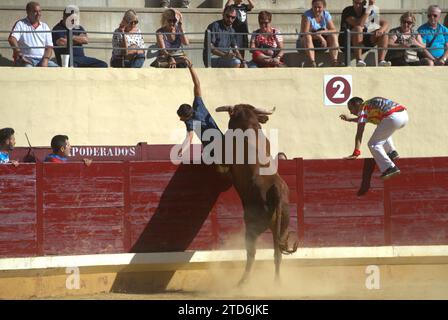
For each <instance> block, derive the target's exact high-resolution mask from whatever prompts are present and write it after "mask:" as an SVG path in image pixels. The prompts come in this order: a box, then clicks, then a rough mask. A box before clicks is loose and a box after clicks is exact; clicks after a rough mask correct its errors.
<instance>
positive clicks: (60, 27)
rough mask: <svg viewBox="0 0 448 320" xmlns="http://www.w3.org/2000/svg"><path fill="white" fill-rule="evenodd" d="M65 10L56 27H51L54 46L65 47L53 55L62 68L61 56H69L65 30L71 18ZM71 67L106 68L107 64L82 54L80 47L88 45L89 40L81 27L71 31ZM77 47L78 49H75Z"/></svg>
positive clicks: (67, 36) (67, 34)
mask: <svg viewBox="0 0 448 320" xmlns="http://www.w3.org/2000/svg"><path fill="white" fill-rule="evenodd" d="M67 11H68V10H67V9H66V10H64V13H63V16H62V20H61V21H59V23H58V24H57V25H55V26H54V27H53V31H58V32H53V34H52V36H53V43H54V45H55V46H60V47H65V48H55V49H54V53H55V55H56V60H57V62H58V64H59V65H60V66H62V61H61V55H62V54H70V52H69V47H68V44H69V43H70V42H69V40H67V39H68V38H69V32H68V31H69V29H68V28H67V22H68V23H70V21H67V19H68V18H69V17H70V16H71V13H67ZM72 30H73V39H72V42H73V66H74V67H75V68H83V67H89V68H107V63H106V62H104V61H101V60H98V59H96V58H91V57H86V56H85V54H84V48H82V45H84V44H88V43H89V39H88V37H87V34H86V32H85V30H84V28H83V27H82V26H79V27H74V28H73V29H72ZM76 47H79V48H76Z"/></svg>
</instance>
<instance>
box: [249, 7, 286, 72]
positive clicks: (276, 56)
mask: <svg viewBox="0 0 448 320" xmlns="http://www.w3.org/2000/svg"><path fill="white" fill-rule="evenodd" d="M271 21H272V14H271V13H270V12H268V11H261V12H260V13H259V14H258V23H259V25H260V29H258V30H255V31H254V32H253V33H252V36H251V39H250V47H251V48H252V63H254V64H255V65H256V66H257V67H259V68H265V67H285V66H286V65H285V63H284V62H283V54H284V53H283V50H282V49H283V37H282V35H281V34H280V30H278V29H276V28H274V27H272V25H271ZM275 49H277V50H275ZM252 63H251V64H252Z"/></svg>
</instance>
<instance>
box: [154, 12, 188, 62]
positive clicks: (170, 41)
mask: <svg viewBox="0 0 448 320" xmlns="http://www.w3.org/2000/svg"><path fill="white" fill-rule="evenodd" d="M160 24H161V28H159V29H157V31H156V33H157V35H156V38H157V47H159V48H161V50H159V55H158V57H157V59H156V60H155V61H154V62H153V63H152V64H151V66H153V67H157V68H186V67H187V63H186V61H185V59H186V56H185V54H184V52H183V50H182V45H185V46H187V45H188V44H189V43H190V41H189V40H188V37H187V36H186V35H185V33H184V28H183V24H182V14H181V13H180V12H179V11H178V10H176V9H168V10H165V11H164V12H163V13H162V18H161V21H160Z"/></svg>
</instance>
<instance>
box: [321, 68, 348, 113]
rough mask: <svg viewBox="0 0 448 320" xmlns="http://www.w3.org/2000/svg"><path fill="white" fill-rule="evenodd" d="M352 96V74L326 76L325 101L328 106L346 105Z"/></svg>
mask: <svg viewBox="0 0 448 320" xmlns="http://www.w3.org/2000/svg"><path fill="white" fill-rule="evenodd" d="M351 97H352V76H351V75H345V76H334V75H332V76H324V103H325V105H326V106H341V105H346V104H347V101H348V100H350V98H351Z"/></svg>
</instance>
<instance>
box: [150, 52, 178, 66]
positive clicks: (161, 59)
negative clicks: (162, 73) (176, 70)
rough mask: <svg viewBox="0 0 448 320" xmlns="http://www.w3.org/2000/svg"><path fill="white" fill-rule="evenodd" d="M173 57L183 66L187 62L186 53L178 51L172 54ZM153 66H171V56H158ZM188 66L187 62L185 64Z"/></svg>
mask: <svg viewBox="0 0 448 320" xmlns="http://www.w3.org/2000/svg"><path fill="white" fill-rule="evenodd" d="M171 57H172V58H174V60H175V61H176V65H180V66H183V65H184V64H185V58H186V56H185V54H184V53H178V54H173V55H171ZM150 66H151V67H154V68H169V67H170V63H169V57H166V56H158V57H157V58H156V59H155V60H154V61H153V62H152V63H151V64H150ZM185 66H186V64H185Z"/></svg>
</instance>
